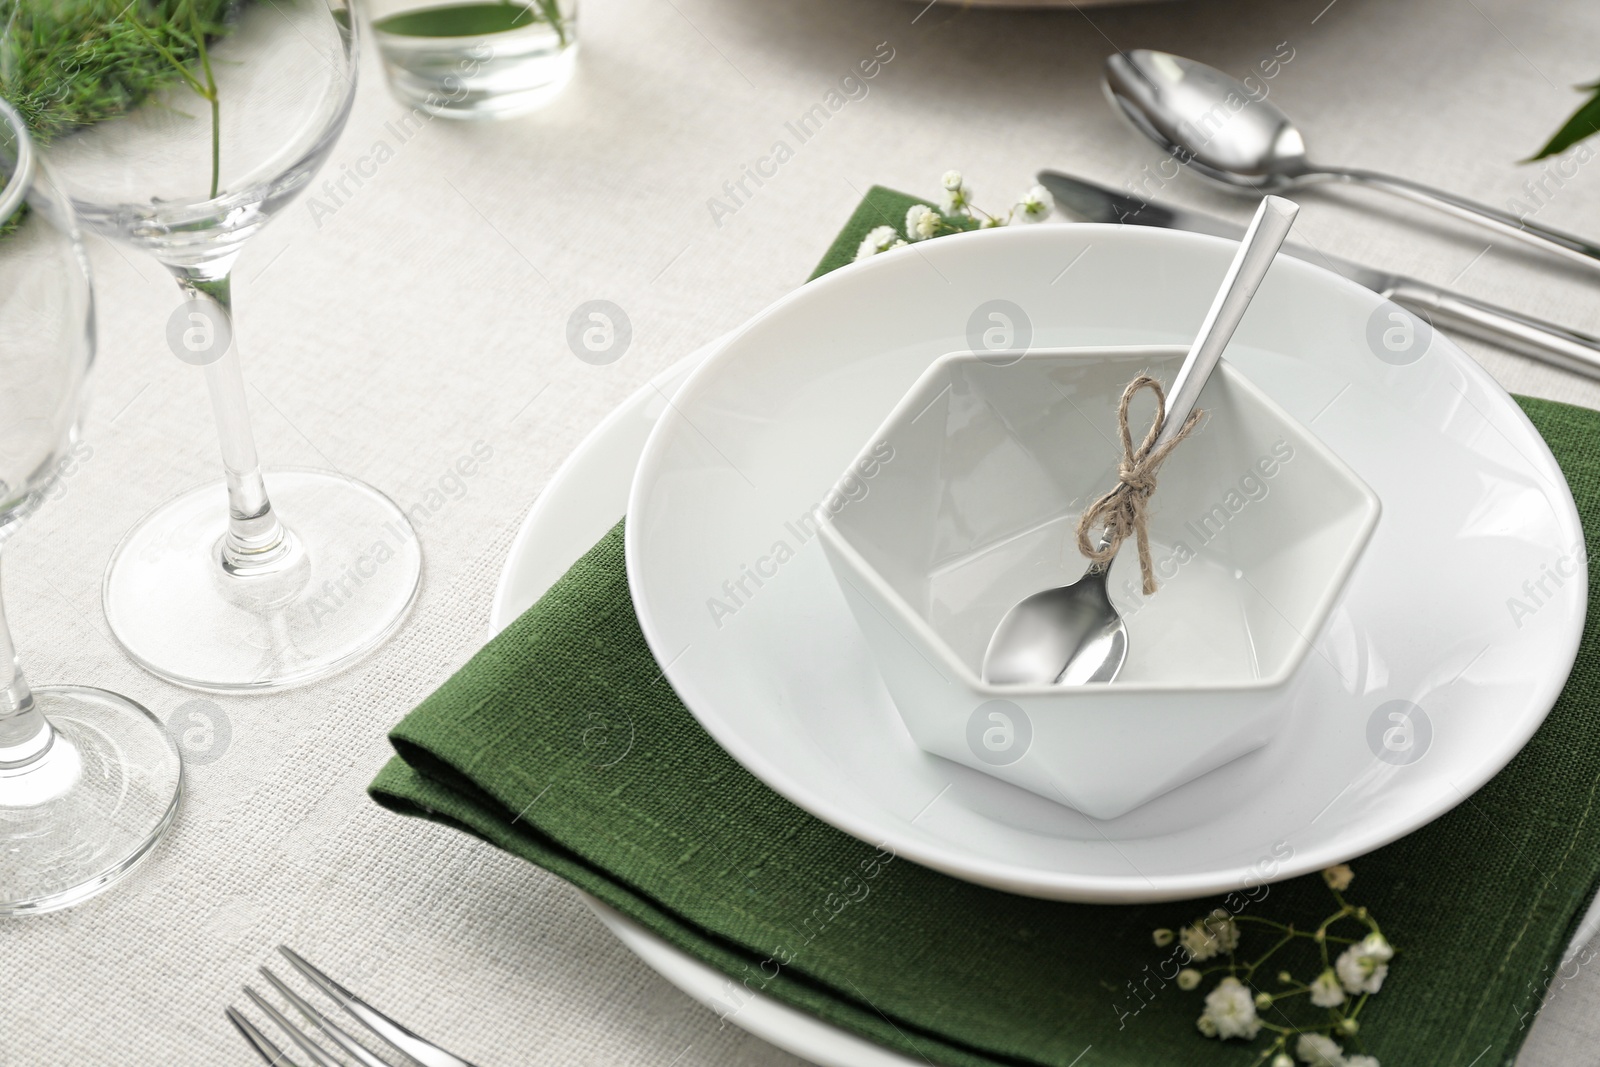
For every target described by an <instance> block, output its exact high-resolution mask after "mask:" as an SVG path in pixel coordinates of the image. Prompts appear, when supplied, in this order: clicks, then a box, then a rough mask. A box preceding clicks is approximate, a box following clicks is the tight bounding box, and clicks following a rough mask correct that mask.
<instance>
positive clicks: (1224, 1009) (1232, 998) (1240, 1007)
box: [1195, 976, 1261, 1040]
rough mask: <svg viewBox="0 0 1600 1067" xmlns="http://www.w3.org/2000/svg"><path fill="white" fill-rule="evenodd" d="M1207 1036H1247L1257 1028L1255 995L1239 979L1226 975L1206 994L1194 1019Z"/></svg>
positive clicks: (1258, 1030)
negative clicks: (1201, 1006)
mask: <svg viewBox="0 0 1600 1067" xmlns="http://www.w3.org/2000/svg"><path fill="white" fill-rule="evenodd" d="M1195 1025H1196V1026H1197V1027H1198V1028H1199V1030H1200V1032H1201V1033H1202V1034H1205V1035H1206V1036H1207V1037H1219V1038H1224V1039H1226V1038H1230V1037H1242V1038H1245V1039H1247V1040H1248V1039H1249V1038H1252V1037H1255V1036H1256V1034H1258V1033H1260V1032H1261V1020H1260V1019H1259V1018H1257V1017H1256V1003H1255V998H1254V997H1253V996H1251V994H1250V989H1249V987H1248V986H1246V985H1245V984H1244V983H1243V982H1241V981H1239V979H1237V978H1234V977H1232V976H1229V977H1227V978H1224V979H1223V980H1222V981H1221V982H1219V983H1217V988H1215V989H1213V990H1212V991H1211V992H1209V993H1207V994H1206V1010H1205V1013H1204V1014H1202V1015H1201V1016H1200V1018H1199V1020H1198V1021H1197V1022H1196V1023H1195Z"/></svg>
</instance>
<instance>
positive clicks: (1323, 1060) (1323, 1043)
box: [1294, 1034, 1347, 1067]
mask: <svg viewBox="0 0 1600 1067" xmlns="http://www.w3.org/2000/svg"><path fill="white" fill-rule="evenodd" d="M1294 1054H1295V1055H1296V1056H1299V1057H1300V1060H1301V1062H1302V1063H1308V1064H1310V1065H1311V1067H1347V1064H1346V1063H1345V1059H1344V1050H1343V1049H1341V1048H1340V1047H1339V1043H1338V1042H1337V1041H1335V1040H1334V1039H1333V1038H1331V1037H1328V1036H1327V1035H1326V1034H1301V1035H1300V1040H1299V1041H1297V1042H1296V1043H1295V1046H1294Z"/></svg>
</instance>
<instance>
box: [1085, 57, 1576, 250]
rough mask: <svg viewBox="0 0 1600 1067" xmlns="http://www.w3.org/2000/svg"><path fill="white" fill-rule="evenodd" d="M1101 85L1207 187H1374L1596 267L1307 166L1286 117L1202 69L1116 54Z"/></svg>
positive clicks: (1568, 238)
mask: <svg viewBox="0 0 1600 1067" xmlns="http://www.w3.org/2000/svg"><path fill="white" fill-rule="evenodd" d="M1105 86H1106V90H1107V92H1108V93H1109V94H1110V97H1111V101H1112V103H1113V104H1115V105H1116V107H1117V108H1118V109H1119V110H1120V111H1121V112H1122V114H1123V115H1124V116H1125V117H1126V118H1127V119H1128V120H1129V121H1130V122H1131V123H1132V124H1133V125H1134V127H1135V128H1136V129H1138V130H1139V131H1140V132H1141V133H1143V134H1144V135H1145V136H1146V137H1149V138H1150V139H1151V140H1152V141H1154V142H1156V143H1157V144H1158V145H1160V146H1161V147H1162V148H1165V149H1166V150H1167V151H1168V152H1170V153H1171V154H1172V156H1173V158H1174V159H1176V160H1178V162H1180V163H1183V164H1185V165H1186V166H1188V167H1189V168H1190V169H1191V170H1193V171H1195V172H1196V173H1197V174H1201V175H1203V176H1205V177H1207V178H1210V179H1212V180H1213V181H1217V182H1221V183H1222V184H1224V185H1231V186H1234V187H1235V188H1239V187H1243V188H1246V189H1254V190H1257V191H1270V190H1284V189H1289V188H1291V187H1292V186H1296V185H1302V184H1307V183H1310V182H1347V183H1351V184H1355V185H1362V186H1366V187H1368V188H1372V189H1381V190H1383V191H1384V192H1387V193H1393V194H1394V195H1396V196H1400V197H1404V198H1405V199H1407V200H1410V201H1412V202H1413V203H1417V204H1425V205H1427V206H1428V207H1431V208H1435V209H1437V210H1439V211H1443V212H1445V213H1446V214H1449V215H1453V216H1455V217H1456V218H1458V219H1465V220H1467V221H1469V222H1474V223H1477V224H1478V225H1480V226H1484V227H1486V228H1488V229H1490V230H1493V231H1494V232H1495V233H1498V234H1500V235H1501V236H1502V237H1510V238H1514V239H1516V240H1518V241H1523V242H1526V243H1527V244H1530V245H1532V246H1533V247H1535V248H1539V249H1541V250H1543V251H1545V252H1551V253H1554V254H1556V255H1559V256H1563V257H1565V258H1567V259H1570V260H1574V261H1576V262H1579V263H1583V264H1585V265H1587V266H1589V267H1595V268H1600V245H1595V244H1593V243H1591V242H1589V241H1585V240H1583V239H1582V238H1578V237H1574V236H1572V235H1571V234H1566V233H1562V232H1560V231H1559V230H1552V229H1549V228H1548V227H1544V226H1538V225H1535V224H1534V223H1532V222H1528V221H1525V220H1523V219H1520V218H1517V217H1516V216H1515V215H1511V214H1509V213H1507V212H1504V211H1500V210H1498V209H1496V208H1492V207H1489V206H1487V205H1485V204H1479V203H1476V202H1475V201H1472V200H1467V199H1465V198H1464V197H1459V196H1455V195H1453V194H1451V193H1447V192H1444V191H1443V190H1440V189H1434V188H1432V187H1431V186H1427V185H1422V184H1420V183H1418V182H1413V181H1407V180H1406V179H1404V178H1396V177H1393V176H1392V175H1388V174H1379V173H1377V172H1375V171H1370V170H1357V169H1354V168H1349V167H1325V166H1320V165H1318V164H1315V163H1313V162H1311V160H1310V159H1308V158H1307V157H1306V142H1305V138H1304V137H1302V136H1301V135H1300V131H1299V129H1298V128H1296V126H1295V125H1294V123H1292V122H1290V121H1289V117H1288V116H1287V115H1285V114H1284V113H1283V112H1282V111H1279V110H1278V109H1277V107H1275V106H1274V105H1272V104H1269V103H1267V101H1266V99H1265V98H1264V97H1263V98H1259V99H1258V98H1257V94H1256V93H1252V92H1251V91H1250V90H1249V89H1248V88H1247V87H1246V86H1244V85H1242V84H1241V83H1239V82H1237V81H1235V80H1234V79H1232V78H1230V77H1228V76H1227V75H1226V74H1224V73H1222V72H1221V71H1220V70H1217V69H1216V68H1214V67H1208V66H1206V65H1205V64H1204V63H1196V62H1195V61H1194V60H1192V59H1184V58H1183V57H1182V56H1175V55H1172V54H1171V53H1169V52H1154V51H1151V50H1149V49H1145V48H1140V49H1136V50H1134V51H1132V52H1119V53H1117V54H1116V55H1113V56H1109V57H1107V59H1106V75H1105Z"/></svg>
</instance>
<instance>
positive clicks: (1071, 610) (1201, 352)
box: [983, 196, 1300, 685]
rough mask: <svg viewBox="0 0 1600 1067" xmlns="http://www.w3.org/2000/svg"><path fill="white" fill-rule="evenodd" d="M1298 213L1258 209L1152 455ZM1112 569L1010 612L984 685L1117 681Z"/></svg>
mask: <svg viewBox="0 0 1600 1067" xmlns="http://www.w3.org/2000/svg"><path fill="white" fill-rule="evenodd" d="M1299 211H1300V208H1299V205H1297V204H1295V202H1294V201H1292V200H1285V199H1284V198H1283V197H1281V196H1268V197H1265V198H1263V199H1262V201H1261V206H1260V207H1259V208H1257V209H1256V217H1255V218H1254V219H1252V220H1251V222H1250V228H1249V229H1248V230H1246V231H1245V235H1244V239H1243V240H1242V241H1241V242H1240V243H1239V251H1238V252H1237V253H1236V254H1235V255H1234V257H1233V263H1232V264H1230V265H1229V267H1228V273H1227V274H1226V275H1224V276H1223V279H1222V287H1221V288H1220V289H1218V290H1217V296H1216V299H1215V300H1213V301H1212V302H1211V310H1210V311H1208V312H1207V313H1206V318H1205V321H1204V322H1203V323H1202V324H1201V326H1200V332H1199V334H1197V335H1196V336H1195V339H1194V343H1193V344H1192V345H1190V346H1189V353H1188V355H1186V356H1185V357H1184V360H1183V365H1182V366H1181V367H1180V368H1178V376H1177V378H1175V379H1174V380H1173V383H1172V394H1171V396H1170V398H1169V402H1168V404H1167V412H1166V416H1165V418H1164V419H1163V421H1162V423H1161V431H1160V433H1159V435H1158V436H1157V438H1156V447H1157V448H1159V447H1160V446H1161V445H1164V444H1166V443H1167V441H1168V440H1170V439H1171V437H1172V435H1173V434H1175V433H1177V432H1178V430H1179V428H1180V427H1182V426H1183V424H1184V421H1185V420H1187V419H1188V418H1189V412H1190V411H1192V410H1194V405H1195V401H1196V400H1198V399H1199V397H1200V390H1202V389H1204V388H1205V385H1206V381H1207V380H1208V379H1209V378H1210V377H1211V372H1212V370H1213V369H1215V367H1216V365H1217V361H1218V360H1220V359H1221V358H1222V350H1223V349H1224V348H1227V347H1228V342H1229V341H1230V340H1232V339H1233V332H1234V330H1236V329H1237V328H1238V326H1239V321H1240V320H1241V319H1243V318H1244V313H1245V310H1246V309H1247V308H1248V307H1249V306H1250V301H1251V300H1252V299H1253V298H1254V297H1255V295H1256V290H1257V289H1259V288H1260V287H1261V281H1262V279H1263V278H1265V277H1266V276H1267V269H1268V268H1269V267H1271V266H1272V261H1273V259H1274V258H1275V257H1276V256H1277V254H1278V249H1279V248H1281V247H1282V246H1283V242H1284V239H1285V238H1286V237H1288V236H1289V228H1290V227H1291V226H1293V225H1294V217H1295V215H1296V214H1298V213H1299ZM1100 544H1101V548H1104V547H1105V546H1106V545H1107V544H1109V541H1107V540H1104V539H1102V541H1101V543H1100ZM1110 569H1111V568H1110V566H1109V564H1108V565H1106V566H1104V567H1102V566H1100V565H1099V564H1095V563H1091V564H1090V565H1089V569H1088V570H1087V571H1085V572H1084V575H1083V577H1082V578H1079V579H1078V580H1077V581H1076V582H1073V583H1072V584H1071V585H1063V586H1058V587H1057V588H1055V589H1046V590H1045V591H1044V592H1042V593H1035V594H1033V595H1032V596H1030V597H1028V598H1027V599H1025V600H1023V601H1021V602H1020V603H1019V604H1017V605H1016V606H1015V607H1014V608H1012V609H1011V610H1010V611H1009V612H1007V613H1006V616H1005V618H1003V619H1001V620H1000V625H999V626H998V627H996V628H995V631H994V636H993V637H991V638H990V639H989V649H988V651H987V652H986V653H985V654H984V657H983V680H984V681H986V682H990V683H993V684H996V685H1051V684H1055V685H1082V684H1084V683H1086V682H1109V681H1112V680H1113V679H1115V678H1116V676H1117V672H1118V671H1120V670H1122V664H1123V661H1124V660H1126V659H1127V658H1128V628H1127V625H1126V624H1125V623H1124V622H1123V621H1122V616H1121V615H1119V614H1117V609H1116V608H1115V607H1114V606H1113V605H1112V603H1111V597H1110V595H1109V594H1108V593H1107V592H1106V575H1107V572H1109V571H1110Z"/></svg>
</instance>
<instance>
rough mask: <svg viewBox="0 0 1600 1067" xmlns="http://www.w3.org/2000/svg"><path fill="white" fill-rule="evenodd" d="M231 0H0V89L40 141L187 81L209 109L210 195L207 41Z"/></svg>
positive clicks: (218, 30) (212, 101) (215, 105)
mask: <svg viewBox="0 0 1600 1067" xmlns="http://www.w3.org/2000/svg"><path fill="white" fill-rule="evenodd" d="M237 2H238V0H132V2H131V3H130V2H129V0H0V27H3V29H0V33H3V34H4V40H3V44H0V95H3V96H4V97H5V98H6V99H7V100H8V101H10V102H11V104H12V105H13V106H14V107H16V109H17V110H18V111H19V112H20V113H21V114H22V117H23V120H24V121H25V122H27V124H28V129H29V131H30V132H31V133H32V134H33V135H34V137H35V139H37V140H38V141H39V142H40V143H41V144H48V143H50V141H52V140H53V139H54V138H56V137H58V136H60V135H62V134H64V133H68V132H70V131H72V130H74V129H77V128H79V127H82V126H87V125H90V124H92V123H96V122H100V121H102V120H104V119H108V118H113V117H115V116H117V115H121V114H123V113H124V112H126V111H128V110H130V109H131V108H133V107H135V106H137V105H138V104H140V103H142V102H144V101H145V100H146V99H148V98H149V97H151V96H153V95H155V94H158V93H161V92H163V91H165V90H167V89H170V88H172V87H173V86H176V85H187V86H188V87H189V88H190V89H192V90H193V91H194V92H195V93H196V94H198V95H199V96H200V97H201V99H203V100H205V101H206V102H207V104H208V105H209V106H210V108H211V123H212V152H211V195H212V196H215V195H216V194H217V189H218V179H219V176H220V163H221V159H220V148H221V137H220V110H219V109H220V101H219V100H218V98H217V90H216V80H215V78H214V77H213V76H212V71H211V62H210V57H209V55H208V54H207V46H208V43H211V42H214V41H215V40H216V39H217V38H219V37H221V36H222V35H224V34H226V33H227V32H228V31H229V29H230V26H231V20H230V19H229V16H230V14H231V13H232V11H233V9H234V7H235V6H236V4H237Z"/></svg>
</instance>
